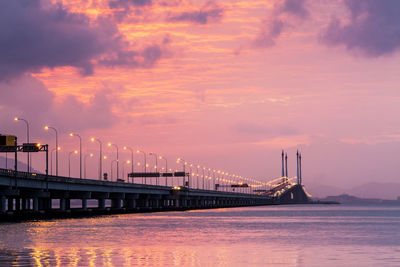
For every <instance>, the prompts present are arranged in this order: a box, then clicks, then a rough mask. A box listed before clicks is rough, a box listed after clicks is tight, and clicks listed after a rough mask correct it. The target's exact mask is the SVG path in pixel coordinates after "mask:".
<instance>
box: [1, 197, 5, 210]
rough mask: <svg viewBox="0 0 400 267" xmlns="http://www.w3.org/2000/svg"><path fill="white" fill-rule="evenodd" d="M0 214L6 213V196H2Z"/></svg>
mask: <svg viewBox="0 0 400 267" xmlns="http://www.w3.org/2000/svg"><path fill="white" fill-rule="evenodd" d="M0 212H1V213H5V212H6V197H5V196H0Z"/></svg>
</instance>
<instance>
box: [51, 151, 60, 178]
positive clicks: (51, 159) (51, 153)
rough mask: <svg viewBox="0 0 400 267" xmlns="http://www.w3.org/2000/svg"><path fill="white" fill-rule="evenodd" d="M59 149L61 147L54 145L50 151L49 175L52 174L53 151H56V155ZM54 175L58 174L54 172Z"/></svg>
mask: <svg viewBox="0 0 400 267" xmlns="http://www.w3.org/2000/svg"><path fill="white" fill-rule="evenodd" d="M59 150H61V147H55V148H53V149H52V150H51V151H50V173H51V175H53V152H54V151H56V155H57V153H58V151H59ZM56 172H57V170H56ZM56 175H57V176H58V173H56Z"/></svg>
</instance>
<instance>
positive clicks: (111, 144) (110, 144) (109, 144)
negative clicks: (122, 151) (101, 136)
mask: <svg viewBox="0 0 400 267" xmlns="http://www.w3.org/2000/svg"><path fill="white" fill-rule="evenodd" d="M107 145H108V146H109V147H111V146H114V147H115V148H116V149H117V180H118V178H119V156H118V146H117V145H116V144H113V143H108V144H107Z"/></svg>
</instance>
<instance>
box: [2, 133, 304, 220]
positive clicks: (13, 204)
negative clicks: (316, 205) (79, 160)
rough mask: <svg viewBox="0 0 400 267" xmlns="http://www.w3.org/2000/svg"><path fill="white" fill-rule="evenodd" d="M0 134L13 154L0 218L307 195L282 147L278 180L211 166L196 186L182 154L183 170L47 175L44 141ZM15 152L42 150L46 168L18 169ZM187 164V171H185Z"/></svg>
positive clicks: (291, 199) (250, 202)
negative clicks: (292, 173) (91, 175)
mask: <svg viewBox="0 0 400 267" xmlns="http://www.w3.org/2000/svg"><path fill="white" fill-rule="evenodd" d="M0 137H1V140H0V141H1V142H0V152H7V153H13V154H14V170H11V169H8V168H6V169H0V220H1V219H34V218H53V217H62V218H63V217H72V216H88V215H101V214H113V213H128V212H149V211H170V210H188V209H205V208H225V207H241V206H255V205H273V204H290V203H308V202H309V200H310V198H309V197H310V196H309V195H308V194H307V193H306V191H305V190H304V187H303V185H302V177H301V176H302V175H301V155H300V154H299V153H297V176H295V177H293V178H289V177H288V172H287V154H286V157H285V158H284V153H283V151H282V175H281V177H279V178H277V179H274V180H272V181H269V182H260V181H257V180H254V179H250V178H243V177H241V176H235V178H236V179H226V178H224V176H223V175H227V173H224V172H220V171H215V170H214V172H213V177H211V176H210V175H208V176H206V175H205V174H204V170H205V169H204V168H203V175H202V178H203V183H202V187H201V186H200V184H199V174H198V173H197V175H196V173H193V172H192V170H191V166H192V164H187V162H185V161H183V160H182V159H178V163H182V164H183V165H182V167H183V171H175V172H172V171H169V172H168V170H167V168H165V172H158V171H156V172H147V171H146V169H144V170H145V171H144V172H131V173H129V174H128V175H127V179H126V180H125V179H119V176H118V171H117V177H116V179H115V180H114V181H111V180H109V179H108V177H107V175H106V174H104V177H101V176H100V177H99V178H98V179H82V175H80V177H79V178H71V177H64V176H58V175H49V174H48V151H49V150H48V145H41V144H39V143H24V144H22V145H18V144H17V138H16V137H15V136H0ZM19 152H28V153H29V152H30V153H36V152H45V153H46V162H45V163H46V169H45V173H44V174H43V173H38V172H30V168H28V171H27V172H22V171H18V168H17V163H18V158H17V154H18V153H19ZM100 155H101V154H100ZM100 158H101V156H100ZM117 163H118V154H117ZM186 165H188V167H189V169H190V172H187V171H186V169H185V167H186ZM28 166H29V156H28ZM100 166H101V165H100ZM117 166H118V165H117ZM198 167H199V166H198ZM99 170H101V169H99ZM132 171H133V168H132ZM85 173H86V172H85ZM99 173H101V171H99ZM215 175H217V177H215ZM219 175H222V176H220V177H218V176H219ZM85 176H86V175H85ZM196 176H197V187H196V186H195V185H196V183H195V181H196ZM161 178H162V179H165V185H159V184H158V181H159V180H160V179H161ZM140 180H142V183H140ZM146 180H147V181H149V182H150V184H149V183H148V182H146ZM154 180H155V183H154V182H153V181H154ZM168 180H170V181H171V184H172V185H171V186H168ZM206 181H207V182H206Z"/></svg>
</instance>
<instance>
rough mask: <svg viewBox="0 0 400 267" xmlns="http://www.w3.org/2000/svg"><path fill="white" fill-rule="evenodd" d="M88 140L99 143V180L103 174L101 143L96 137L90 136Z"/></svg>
mask: <svg viewBox="0 0 400 267" xmlns="http://www.w3.org/2000/svg"><path fill="white" fill-rule="evenodd" d="M90 141H92V142H94V141H96V142H97V143H99V148H100V155H99V180H101V176H102V174H103V143H102V142H101V141H100V140H99V139H97V138H94V137H92V138H90Z"/></svg>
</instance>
